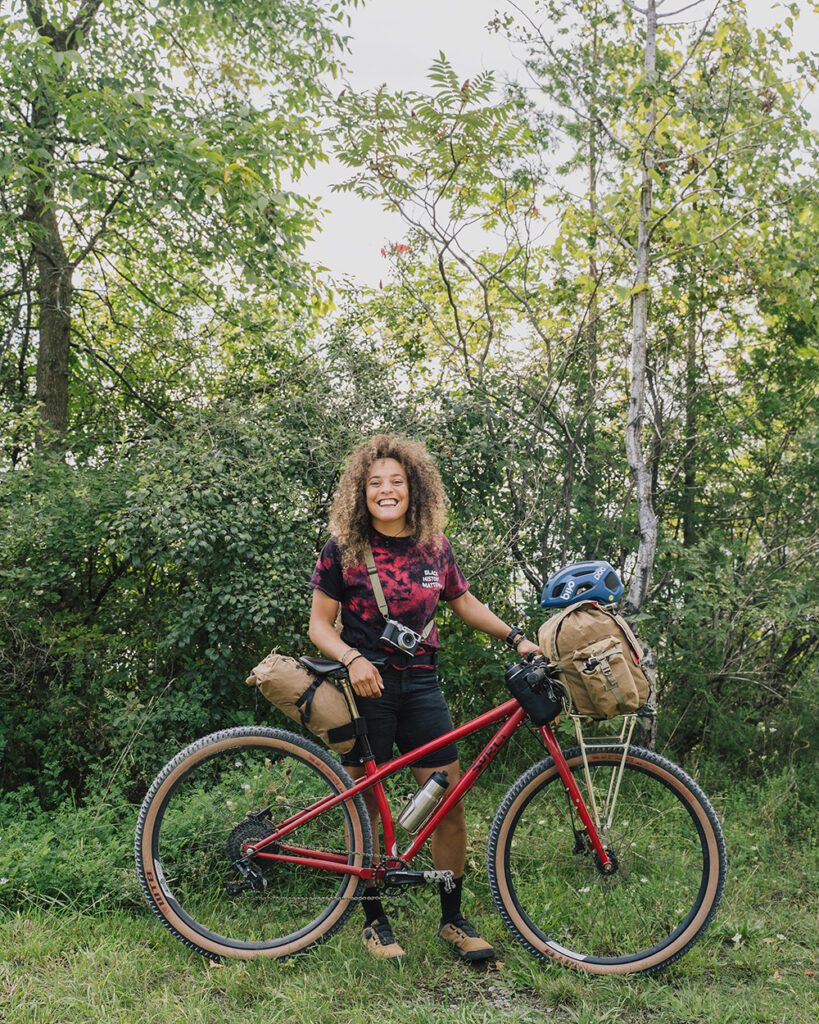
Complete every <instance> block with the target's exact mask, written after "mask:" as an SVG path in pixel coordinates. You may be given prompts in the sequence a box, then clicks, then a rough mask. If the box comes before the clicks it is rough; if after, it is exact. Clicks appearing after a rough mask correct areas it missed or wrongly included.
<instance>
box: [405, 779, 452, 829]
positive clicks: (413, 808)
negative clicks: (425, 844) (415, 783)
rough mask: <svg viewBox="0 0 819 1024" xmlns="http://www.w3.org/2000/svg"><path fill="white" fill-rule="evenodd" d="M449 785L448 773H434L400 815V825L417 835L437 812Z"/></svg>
mask: <svg viewBox="0 0 819 1024" xmlns="http://www.w3.org/2000/svg"><path fill="white" fill-rule="evenodd" d="M448 785H449V779H448V778H447V773H446V772H433V773H432V775H430V777H429V778H428V779H427V781H426V782H425V783H424V784H423V786H421V788H420V789H419V790H418V792H417V793H414V794H413V795H412V796H411V797H410V798H409V800H408V801H407V803H406V805H405V807H404V808H403V810H402V811H401V813H400V814H399V815H398V824H399V825H400V826H401V827H402V828H405V829H406V830H407V832H409V833H410V834H411V835H415V833H416V832H417V831H418V830H419V829H420V827H421V826H422V825H423V824H424V822H425V821H426V820H427V818H428V817H429V816H430V814H432V812H433V811H434V810H435V808H436V806H437V805H438V801H439V800H440V799H441V797H442V796H443V795H444V793H445V792H446V788H447V786H448Z"/></svg>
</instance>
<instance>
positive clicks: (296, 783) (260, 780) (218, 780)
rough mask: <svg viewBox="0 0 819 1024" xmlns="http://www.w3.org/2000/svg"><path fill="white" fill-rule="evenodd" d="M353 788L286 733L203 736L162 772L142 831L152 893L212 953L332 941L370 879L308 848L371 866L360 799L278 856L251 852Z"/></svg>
mask: <svg viewBox="0 0 819 1024" xmlns="http://www.w3.org/2000/svg"><path fill="white" fill-rule="evenodd" d="M352 785H353V782H352V779H351V778H350V777H349V775H348V774H347V772H346V771H345V770H344V769H343V768H342V767H341V765H340V764H339V763H338V761H336V760H335V759H334V758H332V757H331V756H330V755H329V754H328V753H327V752H326V751H324V750H322V749H321V748H320V747H318V746H317V745H316V744H315V743H312V742H311V741H310V740H306V739H304V738H302V737H301V736H297V735H295V734H294V733H291V732H286V731H284V730H281V729H268V728H264V727H248V728H238V729H226V730H224V731H223V732H218V733H214V734H213V735H212V736H206V737H204V738H203V739H201V740H197V741H196V742H195V743H192V744H191V745H190V746H189V747H187V748H186V749H185V750H183V751H182V752H181V753H179V754H178V755H177V756H176V757H175V758H174V759H173V760H172V761H171V762H170V764H168V765H166V767H165V768H164V769H163V770H162V771H161V772H160V774H159V775H158V776H157V778H156V780H155V781H154V783H153V785H152V786H151V788H150V790H149V791H148V794H147V796H146V797H145V800H144V802H143V804H142V808H141V810H140V813H139V820H138V822H137V830H136V867H137V874H138V876H139V880H140V883H141V885H142V889H143V892H144V893H145V897H146V899H147V900H148V903H149V904H150V906H151V908H152V910H153V911H154V913H155V914H156V915H157V916H158V917H159V918H160V920H161V921H162V923H163V924H164V925H165V926H166V928H168V930H169V931H170V932H172V934H173V935H175V936H176V937H177V938H179V939H181V940H182V941H183V942H184V943H185V944H186V945H188V946H190V947H192V948H193V949H195V950H197V951H198V952H200V953H203V954H204V955H205V956H207V957H210V958H211V959H214V960H218V959H220V958H221V957H240V958H243V959H250V958H253V957H282V956H289V955H290V954H292V953H298V952H301V951H303V950H306V949H308V948H310V947H311V946H314V945H316V944H317V943H318V942H321V941H323V940H324V939H327V938H329V936H330V935H332V934H333V932H335V931H336V929H338V928H339V927H340V926H341V924H342V923H343V922H344V920H345V918H346V917H347V916H348V914H350V913H351V911H352V909H353V907H354V906H355V904H354V903H353V902H352V901H353V900H354V899H355V898H356V897H357V896H359V895H360V893H361V891H362V890H363V887H364V883H363V881H361V880H360V879H359V878H358V876H357V875H355V874H353V873H346V874H345V873H338V874H337V873H335V872H330V871H322V870H318V869H316V868H313V867H311V866H309V865H308V864H305V863H296V862H295V861H296V860H298V859H302V860H303V856H302V853H303V852H305V851H312V852H313V854H316V853H322V854H327V855H330V858H331V859H336V860H337V861H338V863H339V864H343V865H345V866H348V867H362V866H367V865H368V864H369V863H370V857H371V854H372V834H371V829H370V820H369V818H368V816H367V811H366V808H365V806H364V801H363V800H362V798H361V796H360V795H359V796H356V797H354V798H351V799H348V800H344V801H342V802H340V803H338V804H336V805H335V806H334V807H332V808H330V809H329V810H326V811H324V812H322V813H321V814H319V815H318V816H317V817H315V818H313V819H312V820H311V821H309V822H305V823H304V824H302V825H300V826H299V827H298V828H297V829H296V830H295V831H293V832H291V833H290V835H289V836H288V837H287V839H286V844H287V845H286V846H285V845H282V847H281V849H278V850H274V849H273V848H272V847H271V849H270V850H269V851H268V852H277V853H282V854H287V855H291V854H292V855H293V856H294V862H293V863H290V862H284V861H278V860H263V859H262V858H261V857H255V856H254V857H250V858H248V857H247V856H245V855H244V851H245V849H246V847H247V846H248V844H249V845H251V846H252V845H253V844H254V843H255V842H258V841H259V840H261V839H264V838H265V837H267V836H269V835H271V834H272V833H273V831H274V829H275V826H276V823H277V822H281V821H284V820H285V819H287V818H289V817H290V816H292V815H294V814H296V813H298V812H299V811H302V810H304V809H305V808H306V807H309V806H310V805H311V804H313V803H315V802H316V801H319V800H322V799H324V798H326V797H333V796H336V795H337V794H339V793H342V792H344V791H345V790H347V789H349V788H350V787H351V786H352Z"/></svg>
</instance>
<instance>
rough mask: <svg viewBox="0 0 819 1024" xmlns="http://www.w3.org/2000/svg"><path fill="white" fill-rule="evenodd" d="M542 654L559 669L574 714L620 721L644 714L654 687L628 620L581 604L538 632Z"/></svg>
mask: <svg viewBox="0 0 819 1024" xmlns="http://www.w3.org/2000/svg"><path fill="white" fill-rule="evenodd" d="M537 637H538V644H539V646H540V649H541V650H542V651H543V653H544V654H545V655H546V657H547V658H548V659H549V661H550V662H551V663H552V664H553V665H556V666H557V668H558V669H559V677H558V679H557V682H558V683H560V684H561V685H562V686H563V689H564V691H565V692H566V695H567V698H568V701H569V703H570V705H571V710H572V711H573V712H574V713H575V714H577V715H588V716H589V717H590V718H597V719H606V718H615V717H616V716H617V715H628V714H632V713H633V712H635V711H637V710H639V709H640V708H641V707H643V705H644V704H646V702H647V701H648V698H649V694H650V690H651V688H650V686H649V682H648V679H647V678H646V675H645V673H644V672H643V670H642V668H641V667H640V661H641V660H642V649H641V647H640V644H639V642H638V640H637V637H636V636H635V635H634V633H632V631H631V629H630V628H629V625H628V623H627V622H626V620H625V619H624V618H623V617H622V616H621V615H618V614H617V613H616V612H615V611H614V610H613V609H611V608H605V607H601V606H600V605H599V604H597V602H596V601H578V602H577V604H573V605H570V606H569V607H568V608H566V609H564V610H563V611H562V612H560V613H559V614H558V615H554V616H552V618H550V619H547V620H546V622H544V623H543V625H542V626H541V627H540V629H539V630H538V634H537Z"/></svg>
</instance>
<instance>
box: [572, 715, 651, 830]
mask: <svg viewBox="0 0 819 1024" xmlns="http://www.w3.org/2000/svg"><path fill="white" fill-rule="evenodd" d="M637 717H638V716H637V715H636V714H633V715H623V721H622V725H621V726H620V732H619V734H614V733H612V734H610V735H608V736H587V737H586V736H584V735H583V723H584V722H593V721H594V720H593V719H588V718H586V716H584V715H569V718H571V720H572V725H573V726H574V732H575V736H576V737H577V743H578V746H579V747H580V755H581V757H582V758H583V775H584V776H585V779H586V790H587V791H588V794H589V800H588V802H589V810H590V811H591V813H592V817H593V818H594V824H595V827H596V828H597V830H598V832H600V833H602V835H606V834H607V833H608V832H609V830H610V829H611V827H612V825H613V823H614V811H615V809H616V807H617V797H618V795H619V793H620V782H621V780H622V778H623V769H624V767H625V764H626V758H627V757H628V751H629V747H630V746H631V737H632V734H633V732H634V726H635V723H636V721H637ZM601 743H605V744H607V745H613V746H622V747H623V754H622V757H621V758H620V764H619V766H618V769H617V771H616V772H612V775H611V778H610V779H609V784H608V792H607V793H606V798H605V800H604V801H603V803H602V805H601V807H600V808H598V801H597V796H596V795H595V792H594V787H593V786H592V779H591V772H590V771H589V758H588V750H587V747H588V745H589V744H592V745H594V744H598V745H599V744H601ZM601 810H602V815H601Z"/></svg>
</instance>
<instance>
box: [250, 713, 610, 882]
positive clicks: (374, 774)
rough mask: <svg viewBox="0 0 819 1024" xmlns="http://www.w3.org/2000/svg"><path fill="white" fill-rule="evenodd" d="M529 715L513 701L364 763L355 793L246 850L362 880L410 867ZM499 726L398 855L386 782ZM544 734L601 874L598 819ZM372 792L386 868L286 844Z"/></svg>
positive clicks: (295, 819)
mask: <svg viewBox="0 0 819 1024" xmlns="http://www.w3.org/2000/svg"><path fill="white" fill-rule="evenodd" d="M525 717H526V712H525V711H524V710H523V708H522V707H521V706H520V704H519V703H518V701H517V700H515V699H514V698H512V699H511V700H508V701H506V702H505V703H503V704H501V705H499V706H498V707H496V708H494V709H493V710H492V711H487V712H485V713H484V714H483V715H479V716H478V717H477V718H473V719H472V721H470V722H467V723H466V724H464V725H461V726H458V727H457V728H455V729H452V730H451V731H450V732H448V733H445V734H444V735H443V736H439V737H438V738H437V739H434V740H431V741H430V742H429V743H425V744H424V745H423V746H420V747H416V749H415V750H410V751H409V752H408V753H406V754H402V755H401V756H400V757H397V758H395V759H394V760H392V761H387V762H386V763H385V764H382V765H381V767H380V768H377V767H376V765H375V762H374V761H373V760H369V761H365V762H364V772H365V774H364V776H363V777H362V778H360V779H359V780H358V781H357V782H356V783H355V784H354V785H353V786H352V787H351V788H350V789H347V790H345V791H344V792H343V793H338V794H336V795H335V796H327V797H324V798H323V799H321V800H317V801H316V802H315V803H313V804H311V805H310V806H309V807H306V808H305V809H304V810H303V811H300V812H299V813H298V814H294V815H291V817H289V818H287V819H286V820H285V821H282V822H279V824H278V825H277V827H276V830H275V832H273V833H272V834H271V835H269V836H266V837H265V838H264V839H262V840H260V841H259V842H258V843H254V844H253V846H252V847H251V846H249V847H247V850H246V855H247V856H248V857H250V856H256V857H259V858H263V859H265V860H276V861H284V862H286V863H288V864H302V865H304V866H306V867H312V868H318V869H319V870H321V871H332V872H335V873H336V874H346V875H357V876H358V877H359V878H363V879H365V880H367V881H371V880H372V879H373V878H374V877H375V875H376V872H377V870H378V869H379V868H380V867H381V868H383V867H393V866H404V865H406V864H409V863H410V862H411V861H412V859H413V857H415V855H416V854H417V853H418V851H419V850H420V849H421V847H422V846H423V845H424V843H425V842H426V841H427V839H429V837H430V836H431V835H432V833H433V832H434V831H435V829H436V827H437V825H438V823H439V822H440V821H441V819H442V818H444V817H445V816H446V815H447V814H448V813H449V811H450V810H451V809H452V808H453V807H454V806H455V804H456V803H457V802H458V801H459V800H461V799H462V798H463V797H464V796H465V795H466V793H467V792H468V791H469V790H470V789H471V788H472V787H473V786H474V785H475V783H476V782H477V780H478V778H479V776H480V775H481V774H482V773H483V772H484V771H485V769H486V768H488V767H489V765H490V764H491V763H492V761H493V760H494V759H495V757H496V756H497V754H498V752H499V751H500V750H501V749H502V748H503V747H504V746H505V745H506V743H507V742H508V741H509V740H510V739H511V738H512V736H514V734H515V733H516V732H517V731H518V729H519V728H520V727H521V725H522V724H523V720H524V718H525ZM497 722H502V723H503V724H502V725H501V727H500V728H499V729H498V731H497V732H496V733H495V735H494V736H493V737H492V739H491V740H490V741H489V743H487V744H486V746H485V747H484V748H483V750H482V751H481V752H480V754H478V756H477V757H476V758H475V760H474V761H473V762H472V764H471V765H470V766H469V768H468V769H467V770H466V771H465V772H464V773H463V775H462V776H461V778H460V779H459V780H458V782H457V783H456V784H455V786H454V787H452V789H451V790H448V791H447V792H446V794H445V795H444V797H443V799H442V800H441V802H440V803H439V804H438V806H437V807H436V808H435V810H434V811H433V813H432V815H431V816H430V818H429V819H428V821H427V822H426V823H425V824H424V825H423V826H422V828H421V829H420V830H419V832H418V834H417V835H416V836H415V838H414V839H413V840H412V842H411V843H410V845H409V846H408V847H407V849H406V850H405V851H404V853H402V854H398V852H397V842H396V838H395V824H394V822H393V816H392V811H391V809H390V805H389V802H388V800H387V794H386V793H385V791H384V785H383V780H384V779H386V778H388V777H389V776H391V775H394V774H395V772H397V771H400V769H402V768H406V767H408V766H410V765H412V764H413V763H414V762H415V761H418V760H420V759H421V758H423V757H426V755H427V754H431V753H433V752H434V751H436V750H439V749H440V748H441V747H444V746H446V745H447V744H448V743H451V742H453V741H456V740H459V739H462V738H463V737H464V736H470V735H471V734H472V733H473V732H477V731H478V730H479V729H483V728H485V727H486V726H488V725H494V724H496V723H497ZM539 731H540V734H541V736H542V737H543V742H544V744H545V745H546V748H547V750H548V751H549V753H550V754H551V756H552V758H553V760H554V762H555V765H556V767H557V770H558V773H559V775H560V778H561V780H562V782H563V786H564V788H565V790H566V793H567V794H568V796H569V799H570V800H571V802H572V804H573V805H574V807H575V808H576V810H577V813H578V816H579V817H580V820H581V821H582V822H583V825H584V827H585V829H586V833H587V835H588V838H589V841H590V843H591V845H592V848H593V849H594V852H595V854H596V855H597V859H598V864H599V866H600V868H601V870H603V871H605V870H606V868H607V866H608V865H609V864H610V863H611V861H610V858H609V856H608V854H607V853H606V851H605V849H604V848H603V844H602V842H601V840H600V836H599V834H598V832H597V828H596V826H595V823H594V820H593V819H592V817H591V815H590V814H589V811H588V808H587V807H586V803H585V801H584V799H583V796H582V794H581V792H580V789H579V788H578V785H577V783H576V782H575V780H574V776H573V775H572V773H571V771H570V770H569V766H568V765H567V764H566V759H565V758H564V756H563V752H562V750H561V749H560V745H559V744H558V742H557V739H556V738H555V734H554V733H553V732H552V729H551V726H549V725H542V726H540V729H539ZM368 789H374V790H375V798H376V801H377V803H378V809H379V812H380V816H381V827H382V829H383V833H384V848H385V850H386V851H387V857H386V859H385V863H384V864H382V865H376V866H370V867H360V866H357V865H354V864H348V863H347V859H348V858H347V855H346V854H339V853H328V852H326V851H321V850H310V849H305V848H304V847H300V846H292V845H289V844H286V843H283V842H282V840H283V839H285V838H286V837H287V836H288V835H290V833H291V832H294V831H295V830H296V829H297V828H298V827H299V826H300V825H303V824H305V823H306V822H308V821H311V820H312V819H313V818H316V817H318V815H319V814H322V813H323V812H324V811H327V810H330V808H332V807H336V806H337V805H338V804H340V803H342V802H343V801H346V800H351V799H352V798H353V797H355V796H357V795H358V794H359V793H363V792H364V791H365V790H368ZM273 844H275V845H276V847H277V852H275V853H266V852H265V848H266V847H268V846H271V845H273Z"/></svg>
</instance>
